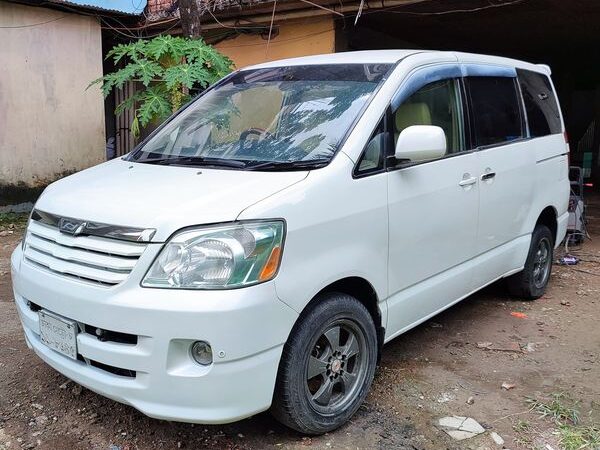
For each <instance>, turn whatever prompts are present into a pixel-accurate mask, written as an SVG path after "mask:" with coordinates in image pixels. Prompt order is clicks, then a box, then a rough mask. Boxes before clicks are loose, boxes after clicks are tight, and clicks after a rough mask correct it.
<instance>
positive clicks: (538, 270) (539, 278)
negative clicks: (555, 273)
mask: <svg viewBox="0 0 600 450" xmlns="http://www.w3.org/2000/svg"><path fill="white" fill-rule="evenodd" d="M542 247H544V248H546V252H547V254H546V255H545V257H544V255H543V250H542ZM540 252H542V254H541V255H540ZM540 258H542V259H543V261H542V260H541V259H540ZM553 258H554V237H553V236H552V232H551V231H550V229H549V228H548V227H547V226H545V225H537V226H536V227H535V230H533V234H532V235H531V244H530V246H529V253H528V255H527V261H526V262H525V267H524V268H523V270H522V271H521V272H519V273H516V274H514V275H512V276H510V277H508V278H507V286H508V291H509V292H510V294H511V295H513V296H515V297H519V298H522V299H525V300H535V299H538V298H540V297H541V296H542V295H544V292H546V287H547V286H548V281H549V280H550V274H551V272H552V261H553Z"/></svg>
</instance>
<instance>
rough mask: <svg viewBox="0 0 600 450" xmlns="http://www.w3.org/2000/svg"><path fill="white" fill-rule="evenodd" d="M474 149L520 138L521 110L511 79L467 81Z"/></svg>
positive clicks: (515, 88) (481, 78) (521, 131)
mask: <svg viewBox="0 0 600 450" xmlns="http://www.w3.org/2000/svg"><path fill="white" fill-rule="evenodd" d="M467 83H468V86H469V96H470V99H471V113H472V118H473V139H474V144H475V147H482V146H488V145H497V144H502V143H506V142H510V141H514V140H516V139H520V138H522V137H523V125H522V120H521V108H520V106H519V96H518V93H517V86H516V84H515V80H514V78H507V77H468V78H467Z"/></svg>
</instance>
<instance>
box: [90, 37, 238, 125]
mask: <svg viewBox="0 0 600 450" xmlns="http://www.w3.org/2000/svg"><path fill="white" fill-rule="evenodd" d="M106 58H112V59H113V61H114V62H115V65H119V66H121V68H120V69H118V70H116V71H115V72H112V73H109V74H106V75H105V76H103V77H101V78H98V79H97V80H94V81H92V82H91V83H90V86H92V85H95V84H101V86H100V88H101V90H102V93H103V95H104V96H105V97H106V96H107V95H108V94H110V92H111V91H112V90H113V89H118V88H122V87H123V85H124V84H125V83H126V82H129V81H136V82H139V84H141V86H142V89H139V90H137V91H136V93H135V94H134V95H133V96H132V97H130V98H128V99H126V100H125V101H123V102H121V103H120V104H119V105H117V107H116V109H115V114H117V115H120V114H122V113H123V111H125V110H126V109H129V108H133V109H134V117H133V120H132V124H131V131H132V133H133V134H134V136H139V133H140V126H141V127H145V126H147V125H148V124H149V123H151V122H154V121H160V120H164V119H166V118H167V117H168V116H169V115H170V114H171V113H173V112H174V111H176V110H177V109H179V108H180V107H181V106H182V105H183V104H184V103H185V102H187V101H188V100H189V99H190V94H189V90H190V89H192V88H206V87H207V86H209V85H210V84H212V83H214V82H215V81H217V80H219V79H220V78H222V77H223V76H225V75H226V74H227V73H229V72H230V71H231V70H232V67H233V63H232V62H231V60H230V59H229V58H227V57H226V56H224V55H222V54H221V53H219V52H218V51H217V50H216V49H214V48H213V47H211V46H210V45H207V44H206V43H205V42H204V41H203V40H202V39H188V38H183V37H174V36H170V35H167V36H158V37H155V38H153V39H150V40H143V39H140V40H138V41H135V42H131V43H128V44H119V45H117V46H115V47H113V48H112V49H111V50H110V51H109V52H108V54H107V55H106ZM88 87H89V86H88Z"/></svg>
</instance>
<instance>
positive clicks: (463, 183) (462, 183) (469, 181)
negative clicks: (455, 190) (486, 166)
mask: <svg viewBox="0 0 600 450" xmlns="http://www.w3.org/2000/svg"><path fill="white" fill-rule="evenodd" d="M475 183H477V177H471V178H465V179H464V180H461V181H459V182H458V185H459V186H470V185H472V184H475Z"/></svg>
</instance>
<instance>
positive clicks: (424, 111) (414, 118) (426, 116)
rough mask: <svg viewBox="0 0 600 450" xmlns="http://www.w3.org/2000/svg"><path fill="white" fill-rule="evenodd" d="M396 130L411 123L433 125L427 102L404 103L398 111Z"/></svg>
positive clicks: (398, 131)
mask: <svg viewBox="0 0 600 450" xmlns="http://www.w3.org/2000/svg"><path fill="white" fill-rule="evenodd" d="M395 122H396V132H397V133H400V132H401V131H402V130H404V129H405V128H407V127H410V126H411V125H431V113H430V112H429V106H428V105H427V103H404V104H403V105H400V107H399V108H398V110H397V111H396V118H395Z"/></svg>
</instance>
